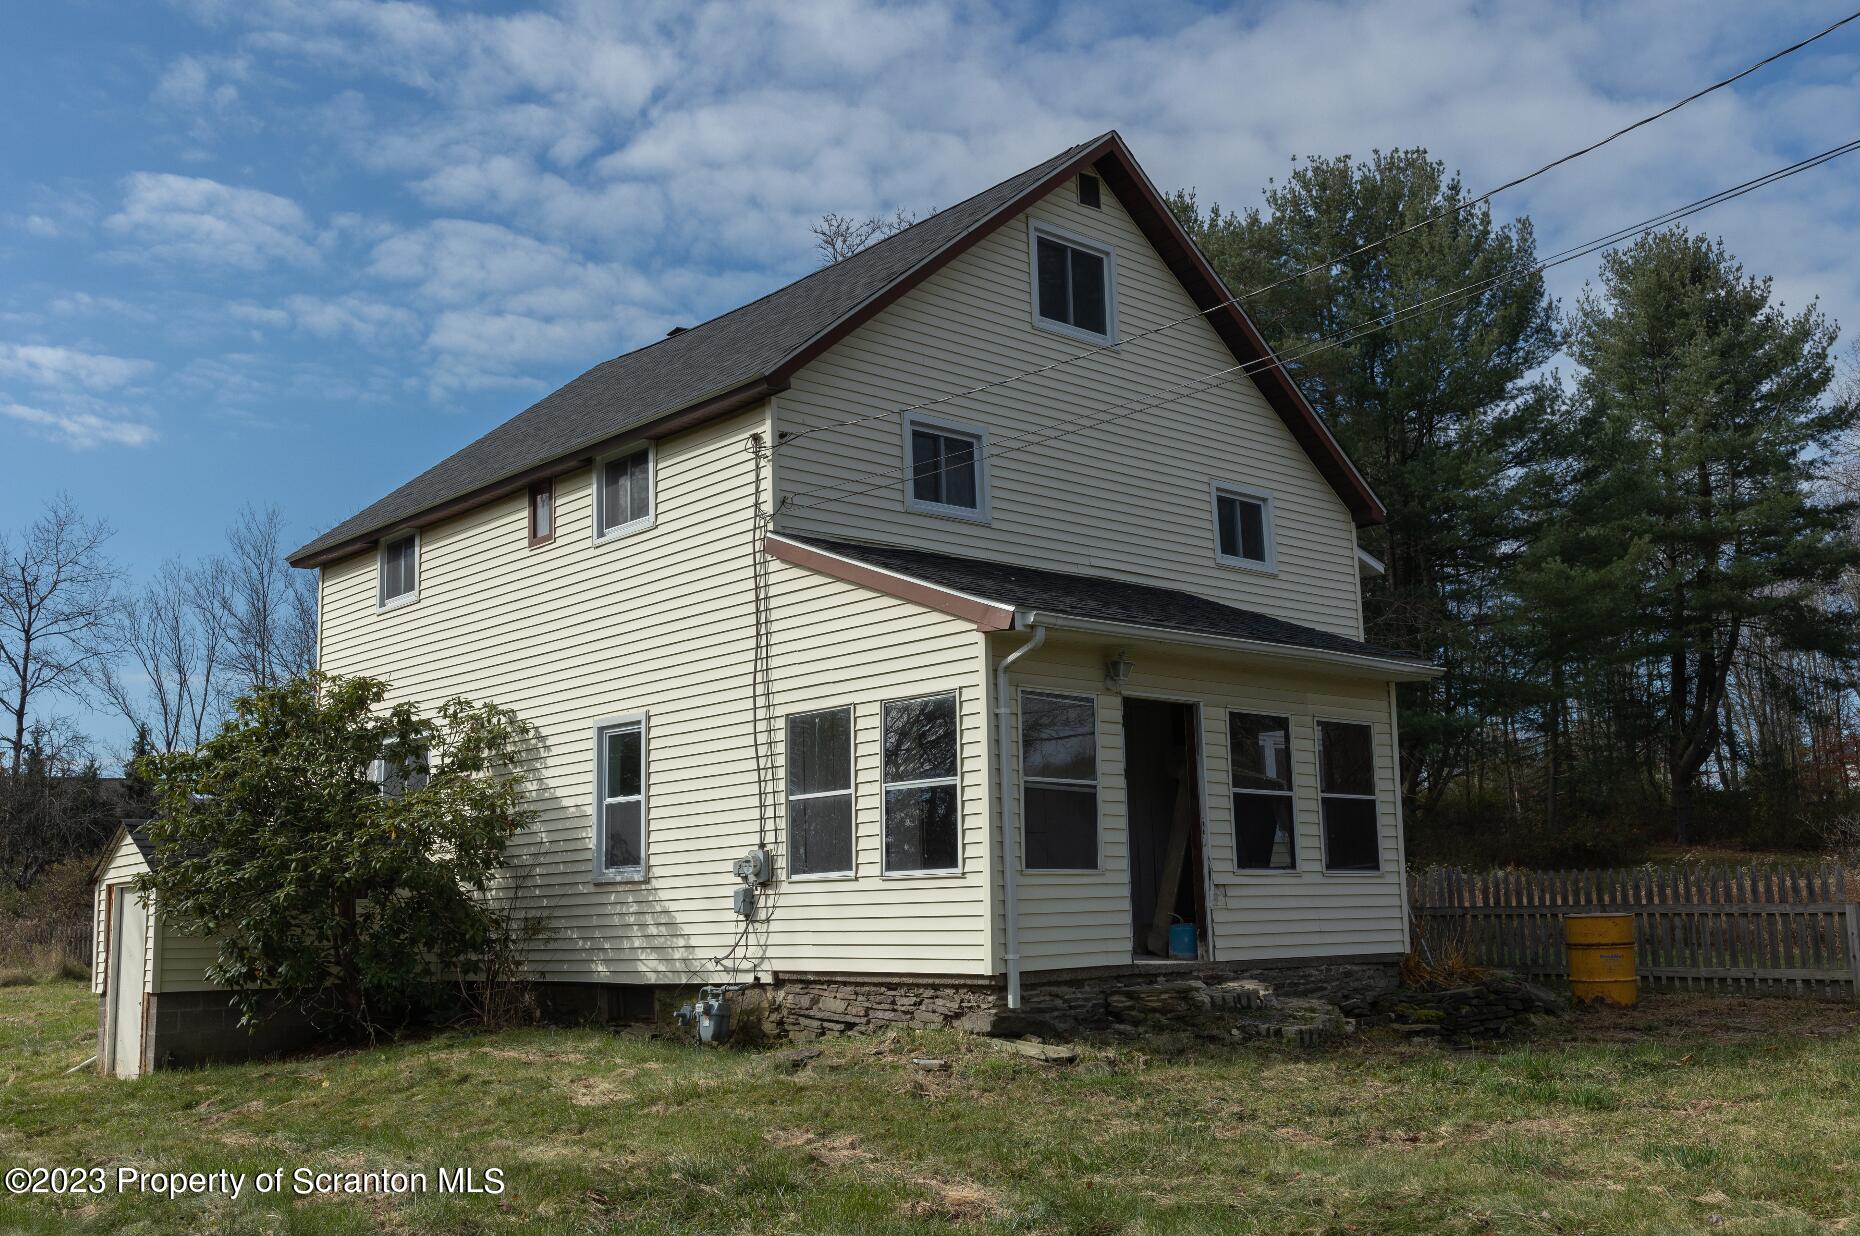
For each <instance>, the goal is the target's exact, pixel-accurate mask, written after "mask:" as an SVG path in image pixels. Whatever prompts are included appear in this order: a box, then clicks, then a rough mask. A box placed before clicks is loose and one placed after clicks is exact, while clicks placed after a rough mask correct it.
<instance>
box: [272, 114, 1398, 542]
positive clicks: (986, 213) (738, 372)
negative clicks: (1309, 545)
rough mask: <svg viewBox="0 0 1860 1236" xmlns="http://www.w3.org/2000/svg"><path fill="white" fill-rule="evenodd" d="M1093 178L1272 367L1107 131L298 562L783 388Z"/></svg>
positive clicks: (1333, 472) (1310, 418) (1311, 449)
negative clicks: (1080, 179)
mask: <svg viewBox="0 0 1860 1236" xmlns="http://www.w3.org/2000/svg"><path fill="white" fill-rule="evenodd" d="M1086 168H1091V169H1092V170H1094V171H1096V172H1097V173H1098V174H1099V175H1100V176H1101V177H1103V179H1104V181H1105V183H1106V184H1107V185H1109V186H1110V188H1111V190H1112V192H1114V193H1116V194H1117V196H1118V198H1119V200H1120V201H1122V202H1123V204H1124V206H1125V208H1126V209H1127V210H1128V211H1129V212H1130V214H1131V216H1132V218H1133V219H1134V220H1135V221H1136V222H1137V224H1138V226H1139V227H1141V228H1142V229H1143V232H1144V234H1145V235H1146V236H1147V237H1148V238H1149V240H1150V242H1151V244H1153V245H1154V246H1155V247H1156V250H1157V252H1158V253H1159V254H1160V255H1161V256H1162V258H1163V260H1164V262H1165V263H1167V264H1168V266H1169V268H1170V270H1171V271H1172V272H1173V273H1174V274H1175V275H1176V277H1177V278H1178V279H1179V280H1180V281H1181V282H1182V285H1183V287H1184V288H1186V289H1187V291H1188V292H1189V294H1190V295H1191V297H1193V299H1194V300H1195V303H1196V304H1197V305H1198V306H1199V307H1200V308H1202V309H1203V310H1204V311H1208V313H1207V320H1208V322H1209V323H1210V324H1211V325H1212V326H1213V327H1214V329H1215V330H1216V331H1217V332H1218V333H1219V334H1220V336H1221V338H1222V340H1223V341H1224V342H1225V343H1226V344H1227V346H1228V348H1229V350H1231V351H1232V352H1233V354H1234V356H1235V358H1236V359H1237V360H1239V361H1241V362H1242V363H1250V362H1256V361H1262V360H1265V359H1267V358H1269V357H1271V356H1272V351H1271V349H1270V348H1269V347H1267V345H1266V342H1265V340H1264V339H1263V338H1262V337H1261V336H1260V334H1259V332H1258V330H1257V329H1255V328H1254V326H1253V323H1252V322H1251V321H1250V320H1249V319H1248V318H1247V316H1246V315H1245V314H1244V313H1243V312H1241V311H1240V309H1239V308H1238V307H1237V306H1234V305H1232V304H1225V303H1223V302H1227V301H1229V300H1230V299H1231V294H1230V293H1229V292H1228V291H1227V288H1226V286H1225V285H1224V284H1222V282H1221V280H1220V277H1219V276H1218V275H1216V274H1215V272H1214V268H1213V267H1212V266H1210V265H1209V264H1208V261H1207V259H1206V258H1205V257H1204V256H1202V254H1201V251H1200V249H1198V248H1197V247H1196V246H1195V243H1194V241H1193V240H1191V239H1190V238H1189V236H1188V234H1187V233H1186V232H1184V231H1183V230H1182V228H1181V225H1180V224H1178V223H1177V222H1176V220H1175V217H1174V216H1173V215H1172V214H1171V213H1170V211H1169V209H1168V206H1167V204H1166V203H1164V201H1163V199H1162V196H1161V195H1160V194H1159V193H1157V191H1156V187H1155V186H1154V185H1152V184H1151V183H1150V181H1149V178H1148V177H1147V176H1145V175H1144V173H1143V170H1142V168H1140V167H1138V166H1137V162H1136V160H1135V159H1134V158H1133V157H1132V156H1131V154H1130V151H1129V149H1128V148H1127V147H1126V146H1125V145H1124V141H1123V138H1121V137H1119V136H1118V135H1117V133H1115V132H1111V133H1106V134H1104V135H1103V136H1101V137H1098V138H1095V139H1093V140H1092V141H1089V142H1084V143H1082V144H1080V145H1077V146H1074V147H1072V148H1070V149H1069V150H1065V151H1062V152H1060V153H1059V154H1057V155H1054V156H1053V157H1052V158H1050V159H1048V160H1046V161H1045V162H1044V163H1040V164H1038V165H1036V166H1034V167H1030V168H1028V169H1027V170H1026V171H1024V172H1021V173H1020V174H1019V175H1017V176H1012V177H1010V178H1009V179H1007V180H1004V181H1002V182H1001V183H1000V184H998V185H995V186H994V187H993V188H990V189H985V190H983V191H982V192H981V193H978V194H976V195H975V196H974V197H971V198H969V199H968V200H967V201H964V202H961V203H959V204H957V205H955V206H951V207H950V208H948V209H947V210H942V211H938V212H937V213H936V214H934V215H931V216H930V217H929V218H927V219H924V220H923V221H921V222H919V223H916V224H913V225H912V226H910V227H908V228H905V229H903V230H902V231H899V232H896V233H894V234H893V235H891V236H889V237H886V238H885V239H884V240H881V241H878V242H876V243H874V244H872V245H869V246H867V247H866V248H864V249H862V250H860V251H859V252H858V253H856V254H854V255H853V256H851V257H849V258H846V259H845V260H843V261H840V262H836V263H834V264H833V265H831V266H826V267H822V268H821V269H820V270H817V271H815V272H814V273H812V274H810V275H807V276H805V277H804V278H801V279H798V280H796V281H795V282H793V283H790V284H789V285H787V286H786V287H784V288H780V289H778V290H776V291H774V292H771V293H769V294H768V295H767V296H764V297H762V298H761V299H760V300H755V301H751V302H750V303H749V304H747V305H744V306H742V307H741V308H739V309H733V310H731V311H730V312H728V313H726V314H723V315H722V316H721V317H716V318H712V319H711V320H710V321H708V322H705V323H703V324H701V325H699V326H694V327H692V328H690V329H689V330H683V331H679V332H678V333H676V334H674V335H671V336H669V337H668V338H665V339H661V340H659V341H658V342H657V343H653V344H649V345H647V346H646V347H643V348H640V349H638V350H637V351H633V352H628V353H627V354H625V355H624V356H619V357H615V358H614V359H613V360H610V361H606V362H603V363H602V364H599V365H596V366H595V367H594V368H592V369H590V370H588V371H587V372H586V373H584V374H582V375H581V376H580V377H578V378H576V379H575V380H574V381H572V382H570V383H568V385H566V386H564V387H562V388H561V389H559V390H557V391H555V392H554V393H552V394H550V395H547V396H545V397H544V398H542V399H541V400H538V401H537V402H536V403H534V404H532V405H531V406H530V407H528V408H527V409H525V410H524V411H522V412H520V413H518V414H517V415H516V416H514V417H512V418H511V419H510V420H508V421H505V422H504V423H503V424H502V425H499V426H498V427H497V428H496V429H493V430H491V432H489V433H487V434H485V435H484V436H483V437H481V438H479V439H477V440H476V441H474V442H472V443H470V444H469V445H467V446H465V447H464V448H462V449H461V450H458V451H455V452H454V453H453V454H451V455H449V456H448V457H446V458H445V459H443V460H441V461H440V462H439V463H437V464H435V465H433V466H432V467H431V468H428V469H427V470H426V471H425V472H422V473H421V474H420V475H418V476H416V477H414V478H413V479H412V480H411V481H408V482H407V483H406V484H405V485H402V486H401V487H400V488H398V489H396V490H394V491H393V492H392V493H390V494H388V495H387V496H386V497H384V498H382V499H381V500H380V501H378V502H375V503H373V504H372V505H370V506H368V507H366V508H364V509H363V510H361V511H359V512H358V513H356V514H355V515H352V516H350V517H349V518H348V519H346V520H344V521H342V522H341V523H340V524H337V525H336V526H335V527H334V528H331V529H330V530H329V531H328V532H325V533H324V534H323V535H321V536H319V537H317V538H315V539H314V540H312V541H310V542H309V543H308V544H306V545H304V546H303V547H302V548H300V549H298V550H297V551H296V552H295V553H293V554H292V555H291V556H290V561H291V564H292V565H293V566H300V567H308V566H317V565H320V564H322V563H325V562H332V561H335V560H336V559H338V558H342V557H347V556H348V555H350V554H353V553H356V552H359V551H360V550H362V549H365V548H367V547H368V546H369V545H371V544H373V543H374V541H375V540H377V539H378V538H379V537H380V536H381V535H382V534H383V533H385V532H389V531H394V530H398V529H400V528H404V527H409V526H423V525H427V524H431V523H436V522H438V521H439V520H441V519H445V518H448V517H450V516H452V515H456V514H458V513H460V512H461V511H464V510H469V509H471V508H472V507H475V506H479V505H482V504H484V503H486V502H490V501H494V500H496V499H497V498H500V497H503V496H505V495H506V494H510V493H514V492H516V491H517V490H519V489H521V488H523V487H524V486H526V485H528V484H529V483H530V482H531V481H536V480H541V479H544V478H546V477H549V476H553V475H556V474H558V473H561V472H566V471H570V470H572V469H574V468H576V467H580V466H582V465H584V464H586V463H588V462H589V461H591V460H592V459H593V458H594V457H595V456H596V455H598V454H600V453H602V452H603V451H604V450H606V449H609V448H610V447H613V446H618V445H621V444H622V443H623V442H625V441H627V440H631V439H638V438H656V437H662V436H664V435H666V434H669V433H674V432H677V431H678V430H680V429H685V428H688V427H690V426H692V425H695V424H699V423H701V422H703V421H705V420H709V419H711V418H713V417H716V416H722V415H725V414H726V413H729V412H734V411H737V410H739V409H741V408H745V407H748V406H750V405H751V404H753V403H756V402H758V401H759V400H761V399H764V398H766V397H767V396H769V395H771V394H774V393H776V392H779V391H781V390H784V389H786V388H787V386H788V383H789V380H790V379H791V378H792V377H793V375H794V374H795V373H796V372H797V371H799V370H800V369H801V368H802V366H804V365H806V364H807V363H808V362H810V361H812V360H814V359H815V358H816V357H818V356H819V355H820V354H821V353H822V352H824V351H826V350H827V349H828V348H830V347H832V346H833V344H835V343H836V342H838V341H839V340H840V339H841V338H843V337H845V336H846V335H847V334H848V333H850V332H851V331H853V330H854V329H856V328H857V327H858V326H859V325H861V324H862V323H864V322H865V321H867V320H868V319H870V318H871V317H872V316H873V315H875V314H877V313H878V312H879V311H880V310H882V309H884V308H885V307H886V306H887V305H889V304H891V303H892V302H893V301H895V300H897V299H898V298H899V297H900V296H902V295H904V294H905V293H906V292H908V291H910V290H911V289H912V288H914V287H916V286H917V285H918V284H919V283H921V282H922V281H923V280H924V279H926V278H928V277H929V276H930V275H931V274H933V273H935V272H936V271H937V270H938V269H940V268H941V267H942V266H943V265H944V264H946V263H947V262H949V261H950V260H951V259H953V258H955V257H956V256H958V255H959V254H961V253H963V252H964V251H966V250H967V249H968V248H969V247H970V246H972V245H974V244H975V243H976V242H977V241H979V240H981V239H982V238H983V237H984V236H986V235H988V234H989V233H990V232H992V231H993V230H994V229H995V228H996V227H998V226H1000V225H1001V224H1003V223H1005V222H1006V221H1007V220H1009V219H1011V218H1013V217H1015V216H1017V215H1018V214H1020V213H1021V212H1022V211H1024V210H1026V209H1027V208H1028V207H1029V206H1031V205H1032V204H1033V203H1034V202H1036V201H1038V200H1039V199H1040V198H1042V197H1044V196H1046V195H1047V194H1048V193H1050V192H1052V191H1053V190H1054V189H1055V188H1057V187H1058V186H1059V185H1061V184H1063V183H1065V182H1066V181H1067V180H1068V179H1070V178H1071V177H1072V176H1074V175H1076V174H1077V173H1078V172H1079V171H1081V170H1084V169H1086ZM1217 306H1218V308H1217ZM1252 376H1253V379H1254V381H1255V382H1257V383H1258V385H1259V387H1260V389H1261V391H1262V392H1263V393H1264V394H1265V396H1266V399H1267V401H1268V402H1269V403H1270V404H1271V405H1272V407H1273V409H1274V410H1275V411H1276V412H1278V414H1279V416H1280V418H1281V419H1282V420H1284V421H1285V423H1286V425H1287V427H1288V428H1290V429H1291V431H1292V434H1293V436H1294V437H1295V438H1297V440H1298V442H1299V444H1300V445H1301V446H1303V447H1304V449H1305V452H1306V453H1307V454H1308V455H1310V457H1311V459H1312V462H1313V463H1315V464H1316V465H1317V467H1318V470H1319V471H1320V472H1322V473H1323V475H1324V477H1325V478H1326V479H1327V480H1328V481H1329V482H1330V484H1331V486H1332V487H1333V488H1334V489H1335V490H1336V491H1337V493H1338V495H1339V496H1340V497H1341V498H1342V499H1343V501H1344V504H1345V505H1346V506H1348V507H1349V509H1350V511H1351V514H1352V515H1353V516H1354V518H1355V519H1356V522H1357V523H1358V524H1359V525H1362V524H1373V523H1380V522H1381V521H1382V519H1383V514H1384V513H1383V509H1382V505H1381V503H1380V502H1379V501H1377V499H1376V496H1375V494H1374V493H1372V492H1371V491H1370V489H1369V486H1368V484H1367V483H1366V482H1365V481H1364V480H1363V478H1362V476H1361V475H1360V474H1359V473H1358V472H1357V471H1356V469H1355V468H1354V467H1353V466H1352V465H1351V463H1350V461H1349V459H1348V458H1346V457H1345V455H1344V453H1343V448H1342V447H1340V446H1339V445H1338V444H1337V440H1336V439H1335V438H1334V437H1332V436H1331V433H1330V431H1329V430H1328V429H1327V428H1325V426H1324V423H1323V422H1322V421H1321V420H1320V419H1319V418H1318V415H1317V413H1316V412H1315V411H1313V410H1312V408H1311V405H1310V404H1309V403H1307V402H1306V401H1305V398H1304V396H1303V395H1301V394H1300V393H1299V392H1298V388H1297V387H1296V386H1295V385H1294V384H1293V383H1292V380H1291V378H1290V376H1289V375H1287V374H1286V373H1285V370H1284V368H1283V366H1281V365H1278V364H1270V365H1266V366H1264V367H1262V368H1260V369H1259V370H1258V371H1256V372H1254V373H1253V374H1252Z"/></svg>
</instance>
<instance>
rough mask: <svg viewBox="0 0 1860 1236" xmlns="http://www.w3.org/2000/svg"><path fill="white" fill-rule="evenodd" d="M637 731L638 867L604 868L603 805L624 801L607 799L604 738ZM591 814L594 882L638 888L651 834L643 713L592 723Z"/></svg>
mask: <svg viewBox="0 0 1860 1236" xmlns="http://www.w3.org/2000/svg"><path fill="white" fill-rule="evenodd" d="M634 726H637V727H638V728H639V865H638V866H637V867H608V866H607V804H608V803H609V802H625V801H626V799H625V798H624V797H621V798H613V799H610V798H608V797H607V763H606V760H607V751H606V747H607V735H608V734H610V733H612V732H613V731H614V730H619V729H628V728H631V727H634ZM593 748H594V777H593V781H594V810H593V812H592V813H591V814H592V817H593V819H592V821H591V828H590V839H591V840H592V841H593V844H594V880H595V882H596V883H599V884H638V883H641V882H643V881H644V880H645V878H646V867H647V859H648V856H649V855H650V853H651V851H650V850H649V849H648V848H647V846H648V842H649V838H650V837H651V835H652V831H651V816H650V806H649V805H650V803H651V801H652V800H651V796H650V792H649V791H650V789H651V787H650V785H649V783H648V781H647V778H648V776H649V775H650V772H651V769H652V743H651V728H650V727H649V726H648V724H647V714H646V713H643V712H627V713H621V714H620V715H619V716H617V717H604V718H602V719H601V720H599V721H596V722H595V723H594V743H593Z"/></svg>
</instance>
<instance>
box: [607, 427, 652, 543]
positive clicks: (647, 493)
mask: <svg viewBox="0 0 1860 1236" xmlns="http://www.w3.org/2000/svg"><path fill="white" fill-rule="evenodd" d="M651 524H652V449H651V448H650V447H641V448H640V449H639V450H636V451H633V452H631V453H629V454H626V455H616V456H614V457H613V458H611V459H605V460H602V461H601V463H600V465H599V466H598V467H596V468H595V470H594V537H595V539H596V540H599V539H601V538H602V537H608V536H615V535H618V534H620V533H623V532H632V531H635V530H637V529H640V528H645V527H649V526H651Z"/></svg>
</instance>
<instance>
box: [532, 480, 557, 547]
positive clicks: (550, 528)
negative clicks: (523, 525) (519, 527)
mask: <svg viewBox="0 0 1860 1236" xmlns="http://www.w3.org/2000/svg"><path fill="white" fill-rule="evenodd" d="M554 532H555V495H554V494H553V493H552V492H550V491H549V490H547V489H539V490H537V491H536V498H535V503H534V507H533V509H532V511H531V515H530V535H531V536H533V537H535V538H536V539H537V540H542V539H543V538H545V537H548V536H551V535H553V534H554Z"/></svg>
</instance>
